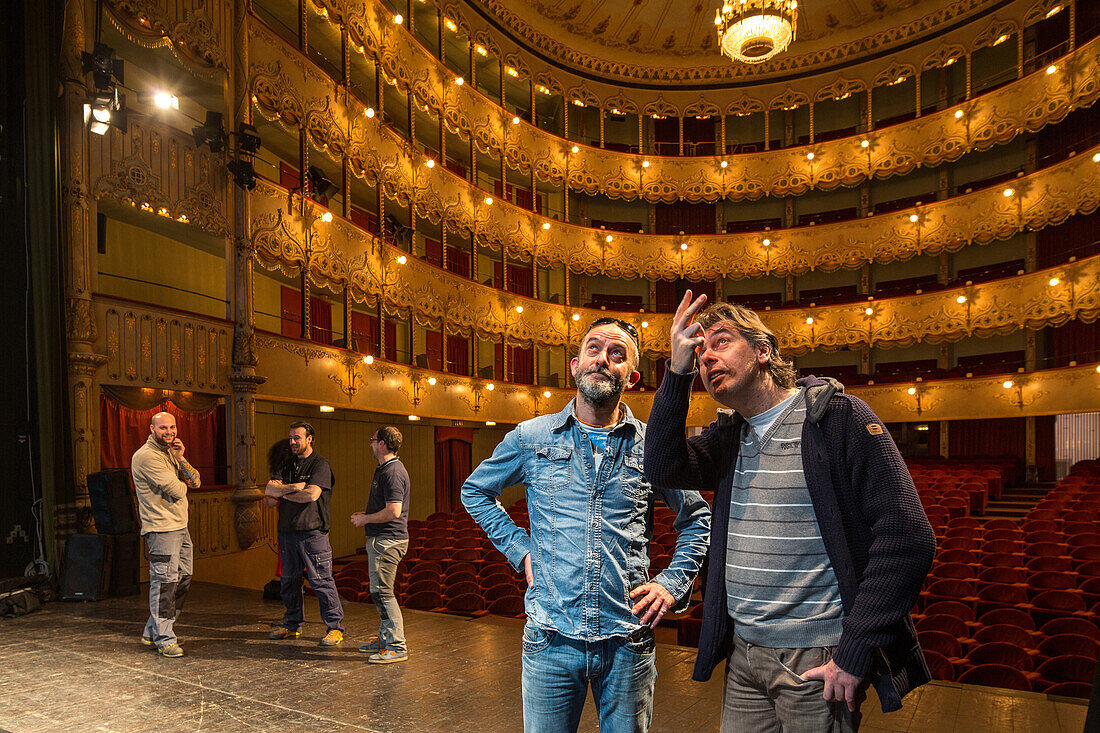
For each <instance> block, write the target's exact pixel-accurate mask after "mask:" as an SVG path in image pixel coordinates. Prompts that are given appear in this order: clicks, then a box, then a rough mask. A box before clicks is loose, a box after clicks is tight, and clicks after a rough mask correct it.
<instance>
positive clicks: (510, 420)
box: [257, 334, 1100, 426]
mask: <svg viewBox="0 0 1100 733" xmlns="http://www.w3.org/2000/svg"><path fill="white" fill-rule="evenodd" d="M257 349H258V353H259V356H260V364H261V368H262V371H263V372H264V373H265V375H266V376H267V377H268V380H267V382H265V383H264V385H263V387H262V388H261V390H260V394H258V395H257V397H258V398H262V399H269V400H275V401H282V402H293V403H298V404H312V405H320V404H325V405H332V406H334V407H337V408H338V409H352V410H367V411H372V412H383V413H389V414H394V415H410V414H411V415H415V416H417V417H421V418H441V419H449V420H462V421H469V423H470V424H474V425H476V424H481V423H484V422H485V421H495V422H497V423H499V424H514V423H518V422H520V421H522V420H527V419H530V418H532V417H534V416H535V415H537V414H546V413H550V412H557V411H559V410H561V409H562V408H563V407H564V406H565V405H566V404H567V403H568V402H569V400H570V399H572V398H573V396H574V394H575V392H574V391H573V390H571V389H564V388H559V389H547V388H545V387H537V386H531V385H519V384H508V383H499V382H498V383H495V384H493V386H494V387H495V389H493V390H491V391H490V390H488V389H487V386H488V385H489V384H492V383H490V382H487V381H486V380H481V379H471V378H466V377H459V376H455V375H452V374H444V373H442V372H430V371H427V370H423V369H416V368H414V367H410V366H407V365H404V364H393V363H390V362H384V361H382V360H377V359H376V360H375V361H374V363H373V364H371V365H369V366H368V365H363V367H362V371H363V375H364V376H363V379H364V382H365V384H366V385H367V387H366V388H365V389H363V390H361V391H360V392H358V393H357V394H355V395H353V396H352V397H350V398H349V396H348V395H347V394H345V393H343V392H341V391H340V389H339V387H338V386H336V385H335V384H334V383H333V381H332V380H331V379H329V376H330V375H331V374H333V373H335V372H337V371H339V370H340V369H341V368H342V363H343V359H344V354H346V353H347V352H344V351H343V350H341V349H333V348H326V347H320V346H316V345H310V344H305V343H303V342H300V341H296V340H293V339H287V338H284V337H282V336H276V335H274V334H267V335H261V336H259V337H258V338H257ZM307 352H308V353H309V355H310V356H309V358H308V359H306V358H305V355H306V353H307ZM429 378H434V379H435V380H436V383H435V384H434V385H431V386H427V380H428V379H429ZM1006 379H1011V380H1017V379H1023V380H1026V381H1025V382H1024V383H1023V385H1024V386H1023V387H1022V390H1023V395H1024V400H1025V404H1024V407H1023V408H1022V409H1021V408H1020V407H1019V404H1018V403H1017V402H1016V400H1017V396H1016V392H1015V389H1014V387H1013V388H1006V387H1005V386H1004V384H1005V380H1006ZM414 382H415V383H419V384H420V385H421V386H420V388H419V390H418V392H417V394H418V397H419V402H418V403H417V404H416V405H415V406H412V405H411V404H410V401H409V398H408V395H409V394H410V393H411V391H412V387H411V386H410V385H412V384H413V383H414ZM910 389H913V390H918V389H919V390H920V391H919V392H916V391H915V392H914V394H910V393H909V390H910ZM847 391H848V392H850V393H852V394H853V395H856V396H857V397H860V398H861V399H863V400H866V401H867V402H868V403H869V404H870V405H871V407H872V408H873V409H874V410H875V412H876V413H877V414H878V415H879V417H881V418H882V419H883V420H884V421H886V422H918V421H932V420H965V419H970V418H992V417H1021V416H1027V415H1051V414H1060V413H1065V412H1090V411H1096V410H1100V373H1098V372H1097V368H1096V365H1095V364H1092V365H1086V366H1077V367H1066V368H1062V369H1048V370H1043V371H1035V372H1028V373H1027V374H1023V375H1020V374H1011V375H1007V377H1006V376H1004V375H1002V376H991V377H980V378H970V379H944V380H936V381H930V382H917V383H899V384H889V385H873V386H858V387H851V388H847ZM547 393H549V396H546V395H547ZM475 397H476V401H475ZM625 399H626V401H627V403H628V404H629V405H630V409H631V410H632V411H633V412H634V413H635V415H637V416H638V417H639V418H640V419H642V420H645V419H647V418H648V416H649V411H650V408H651V406H652V400H653V394H652V392H638V391H628V392H627V393H626V396H625ZM918 400H921V401H922V403H923V407H922V409H921V410H920V412H919V413H918V412H917V410H916V405H917V402H918ZM717 407H718V404H717V403H716V402H714V401H713V400H712V399H711V398H710V397H709V396H708V395H707V394H706V393H703V392H698V393H694V394H693V396H692V400H691V408H690V411H689V413H688V425H692V426H702V425H707V424H708V423H709V422H710V421H712V420H713V419H714V418H715V410H716V409H717Z"/></svg>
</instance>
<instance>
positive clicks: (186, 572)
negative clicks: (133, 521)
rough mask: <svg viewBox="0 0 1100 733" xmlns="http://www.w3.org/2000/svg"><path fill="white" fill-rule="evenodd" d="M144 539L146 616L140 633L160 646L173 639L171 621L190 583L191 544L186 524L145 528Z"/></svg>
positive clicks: (173, 621) (192, 553) (179, 608)
mask: <svg viewBox="0 0 1100 733" xmlns="http://www.w3.org/2000/svg"><path fill="white" fill-rule="evenodd" d="M145 543H146V544H147V545H148V546H149V620H148V621H146V622H145V631H144V632H142V635H143V636H144V637H145V638H146V639H152V640H153V643H154V644H156V645H157V647H158V648H161V647H165V646H167V645H168V644H175V643H176V631H175V628H174V625H175V623H176V620H177V619H178V618H179V617H180V611H181V610H183V601H184V599H185V598H186V597H187V589H188V588H190V587H191V572H192V570H193V568H194V548H193V546H192V545H191V535H190V534H188V532H187V529H186V528H185V529H177V530H175V531H174V532H148V533H146V535H145Z"/></svg>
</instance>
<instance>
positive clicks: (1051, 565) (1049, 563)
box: [1027, 557, 1073, 573]
mask: <svg viewBox="0 0 1100 733" xmlns="http://www.w3.org/2000/svg"><path fill="white" fill-rule="evenodd" d="M1027 569H1028V571H1030V572H1032V573H1044V572H1054V573H1072V572H1073V561H1072V560H1070V559H1069V558H1067V557H1037V558H1035V559H1034V560H1029V561H1028V563H1027Z"/></svg>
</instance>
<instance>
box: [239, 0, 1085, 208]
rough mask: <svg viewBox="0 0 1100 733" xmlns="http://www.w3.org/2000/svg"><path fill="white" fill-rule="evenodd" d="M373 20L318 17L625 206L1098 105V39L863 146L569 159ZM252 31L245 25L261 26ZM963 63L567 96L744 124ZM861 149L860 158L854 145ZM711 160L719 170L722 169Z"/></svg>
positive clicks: (813, 179)
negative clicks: (676, 97)
mask: <svg viewBox="0 0 1100 733" xmlns="http://www.w3.org/2000/svg"><path fill="white" fill-rule="evenodd" d="M372 9H373V11H374V14H370V15H369V16H368V17H369V20H368V19H367V18H364V16H362V15H356V16H346V15H336V13H337V11H335V10H333V11H332V12H330V15H329V18H330V20H333V21H334V22H336V19H338V18H346V19H347V25H348V28H349V30H350V31H351V32H352V35H353V36H355V35H360V36H361V37H363V38H365V39H366V40H365V44H366V45H365V46H364V48H365V49H369V51H370V52H371V53H372V54H377V53H378V45H377V40H376V38H377V34H378V33H379V32H380V31H379V30H378V24H380V23H382V22H388V23H389V26H388V28H385V29H384V31H383V32H386V33H387V35H386V39H387V41H386V46H385V48H384V49H383V50H382V53H381V58H382V60H383V68H384V74H385V76H386V77H387V78H390V79H394V80H396V83H397V85H398V86H399V87H400V88H402V89H407V90H409V91H411V92H412V94H413V95H414V96H415V97H416V99H417V102H418V103H419V104H420V105H422V106H423V107H424V108H425V109H427V110H429V111H431V112H432V113H434V114H437V115H441V116H442V117H443V119H445V120H446V123H447V125H448V127H449V128H451V129H452V130H454V131H456V132H457V133H459V134H460V135H462V136H463V137H465V138H466V139H471V140H473V141H474V143H475V144H476V145H477V147H478V148H479V149H481V150H482V151H483V152H492V153H493V154H494V155H500V152H501V151H502V150H503V151H504V155H505V157H506V159H507V161H508V164H509V165H510V166H512V167H513V168H515V169H518V170H520V171H523V172H530V171H532V170H533V172H534V174H535V175H536V176H537V177H538V178H540V179H542V180H544V181H553V182H554V183H556V184H559V185H560V183H561V181H562V180H565V179H568V182H569V186H570V188H571V189H573V190H575V191H583V192H585V193H588V194H603V195H606V196H609V197H611V198H621V199H627V200H633V199H637V198H639V197H641V198H644V199H645V200H647V201H651V202H666V203H671V202H674V201H678V200H685V201H691V202H701V201H706V202H713V201H718V200H721V199H724V198H729V199H734V200H739V199H756V198H760V197H761V196H767V195H772V196H791V195H798V194H801V193H805V192H806V191H809V190H811V189H822V190H829V189H833V188H836V187H838V186H854V185H858V184H859V183H860V182H862V181H864V180H867V179H868V178H871V177H874V178H887V177H890V176H893V175H901V174H905V173H909V172H911V171H912V170H914V169H915V168H917V167H920V166H934V165H939V164H942V163H944V162H949V161H954V160H957V159H959V158H960V157H962V156H963V155H964V154H966V153H968V152H971V151H974V150H985V149H988V148H991V147H993V146H994V145H998V144H1003V143H1006V142H1008V141H1010V140H1012V139H1013V138H1014V137H1016V135H1019V134H1022V133H1025V132H1034V131H1036V130H1038V129H1041V128H1042V127H1044V126H1046V125H1048V124H1051V123H1054V122H1058V121H1060V120H1062V119H1063V118H1064V117H1065V116H1066V114H1068V113H1069V112H1071V111H1072V110H1074V109H1077V108H1080V107H1086V106H1090V105H1092V104H1093V103H1095V101H1096V99H1097V96H1100V82H1098V79H1100V39H1094V40H1093V41H1091V42H1089V43H1088V44H1086V45H1084V46H1082V47H1080V48H1078V49H1076V50H1075V51H1073V52H1072V53H1070V54H1069V55H1067V56H1065V57H1064V58H1062V59H1060V60H1059V61H1057V62H1056V64H1055V67H1056V69H1057V70H1056V71H1055V73H1053V74H1047V73H1045V71H1039V72H1036V73H1032V74H1029V75H1027V76H1025V77H1024V78H1022V79H1020V80H1017V81H1014V82H1012V83H1010V84H1007V85H1005V86H1003V87H1001V88H999V89H997V90H995V91H993V92H990V93H989V94H985V95H982V96H980V97H976V98H973V99H970V100H968V101H966V102H963V103H961V104H960V105H956V106H953V107H950V108H948V109H945V110H941V111H939V112H936V113H933V114H929V115H924V116H921V117H918V118H916V119H914V120H911V121H908V122H904V123H901V124H898V125H894V126H891V127H888V128H885V129H880V130H876V131H873V132H870V133H865V134H862V135H856V136H852V137H846V138H840V139H837V140H831V141H827V142H822V143H813V144H810V145H807V146H799V147H793V148H783V149H781V150H774V151H764V152H756V153H743V154H734V155H719V156H706V157H668V156H664V157H662V156H646V155H635V154H629V153H621V152H615V151H611V150H606V149H601V148H598V147H590V146H587V145H579V146H577V147H578V152H576V153H573V152H571V151H572V147H573V145H574V143H573V142H571V141H567V140H564V139H563V138H560V137H558V136H556V135H553V134H551V133H549V132H547V131H545V130H542V129H540V128H538V127H536V126H534V125H531V124H529V123H527V122H524V121H521V122H519V123H518V124H513V122H512V118H513V114H512V112H510V111H507V110H505V109H502V108H501V107H500V106H499V105H498V104H496V103H494V102H492V101H490V100H489V99H488V98H486V97H485V96H484V95H482V94H481V93H480V92H479V91H478V90H477V89H475V88H474V85H472V84H463V85H457V84H455V83H454V80H455V76H454V73H453V72H451V71H450V70H448V69H446V68H444V67H443V66H441V64H440V63H439V61H438V59H436V58H434V57H433V56H431V55H430V54H429V53H428V52H427V50H426V49H425V48H424V47H423V46H422V45H421V44H419V43H418V42H416V41H415V40H414V39H413V38H412V37H411V36H410V35H409V34H408V33H406V32H404V29H403V27H398V26H394V25H393V23H392V21H390V20H389V16H388V15H387V16H386V17H385V19H382V18H379V16H378V15H377V13H378V12H380V11H378V8H377V7H375V6H359V9H358V12H361V13H364V14H369V13H370V12H371V10H372ZM251 20H252V26H262V25H263V24H262V22H261V21H258V20H256V19H254V18H253V19H251ZM998 27H999V26H998ZM254 33H255V37H256V39H257V43H255V44H254V45H253V46H252V47H251V49H250V52H251V53H252V57H253V58H254V59H257V60H268V59H270V60H275V61H279V62H281V63H282V64H283V65H284V66H285V65H286V64H287V63H289V61H288V59H287V57H288V56H298V55H300V54H299V52H298V51H297V50H296V49H293V48H292V47H291V46H290V45H289V44H287V43H286V42H285V41H283V40H282V39H280V38H278V37H277V36H276V35H275V34H273V33H271V32H270V31H269V30H268V29H266V27H263V28H260V29H256V30H255V31H254ZM363 34H365V35H363ZM271 44H274V45H275V47H274V48H273V47H272V46H271ZM962 53H963V49H962V48H961V47H943V48H941V49H939V50H937V51H936V52H935V53H933V54H932V55H931V56H930V57H929V58H927V59H923V60H922V61H920V62H919V65H916V66H911V65H898V64H897V63H892V64H891V65H889V66H888V67H884V68H883V69H881V70H879V71H877V72H875V74H872V75H870V76H869V77H868V78H867V79H866V80H864V79H859V78H855V77H852V76H851V75H850V72H849V70H846V71H845V72H844V74H843V75H838V76H835V77H831V78H829V79H828V80H819V83H818V86H815V87H812V88H807V89H806V90H805V91H799V90H796V89H794V88H792V87H791V86H790V85H789V84H784V85H783V86H782V87H777V88H775V89H774V90H773V92H772V93H770V95H769V93H768V92H766V91H754V94H755V96H749V95H748V94H747V92H746V93H743V94H742V95H741V96H739V97H738V98H736V99H735V100H733V101H730V102H728V103H725V104H724V105H723V104H716V103H714V102H712V101H708V100H704V99H703V98H696V99H694V100H692V101H685V102H684V104H682V105H676V104H671V103H665V102H662V103H659V104H656V106H654V105H648V106H647V105H645V104H639V103H637V102H635V101H633V100H632V99H629V98H623V97H622V92H621V90H620V89H617V90H616V96H615V97H614V98H609V99H608V100H607V102H606V103H602V102H600V101H599V100H597V99H594V98H590V97H588V96H586V95H583V94H579V93H578V92H571V93H569V94H568V95H567V96H569V98H570V99H588V102H586V104H587V103H591V104H594V105H600V106H603V107H605V108H606V109H616V110H619V111H624V112H631V113H635V114H637V113H641V114H644V115H650V114H661V115H681V114H688V115H730V114H737V115H743V114H751V113H753V112H761V111H764V110H769V111H775V110H782V109H786V108H789V107H791V106H797V105H801V104H809V103H812V102H821V101H827V100H832V99H840V98H844V97H847V96H849V95H851V94H853V93H857V92H861V91H865V90H866V89H868V88H871V87H873V86H874V85H876V84H879V83H881V84H883V85H885V84H889V83H891V82H893V81H895V80H896V79H898V78H900V77H911V76H912V75H913V74H914V73H916V71H917V69H919V70H920V71H924V70H926V69H928V68H936V67H938V66H942V65H944V64H947V63H949V62H951V63H953V62H954V61H955V60H957V58H958V57H959V54H962ZM303 73H304V72H303ZM311 76H313V75H311ZM880 77H881V78H880ZM332 88H333V80H332V79H330V78H328V77H327V76H324V75H323V74H322V75H321V77H320V78H319V79H316V80H315V85H314V87H313V89H312V90H308V91H307V90H306V89H303V90H302V93H309V91H312V92H313V93H315V94H316V95H317V96H322V95H323V96H327V95H330V94H332ZM557 91H559V92H560V93H566V92H565V90H564V89H560V90H557ZM352 105H353V106H356V105H355V104H354V102H352ZM915 105H916V102H915V100H914V106H915ZM360 109H361V108H360ZM356 111H359V110H356ZM865 140H866V141H867V143H868V144H867V147H863V146H862V143H863V141H865ZM716 145H717V143H716ZM807 153H813V159H812V161H810V160H807ZM719 160H724V161H725V162H726V163H727V167H726V168H722V167H721V166H720V165H719ZM643 163H645V164H646V165H644V166H643Z"/></svg>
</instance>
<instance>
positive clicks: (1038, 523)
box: [1020, 519, 1058, 534]
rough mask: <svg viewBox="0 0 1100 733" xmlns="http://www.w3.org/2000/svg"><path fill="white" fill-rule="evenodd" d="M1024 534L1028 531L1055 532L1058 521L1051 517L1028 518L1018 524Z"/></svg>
mask: <svg viewBox="0 0 1100 733" xmlns="http://www.w3.org/2000/svg"><path fill="white" fill-rule="evenodd" d="M1020 529H1021V530H1023V532H1024V533H1025V534H1027V533H1028V532H1057V531H1058V522H1056V521H1054V520H1052V519H1029V520H1028V521H1026V522H1024V523H1023V524H1021V525H1020Z"/></svg>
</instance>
